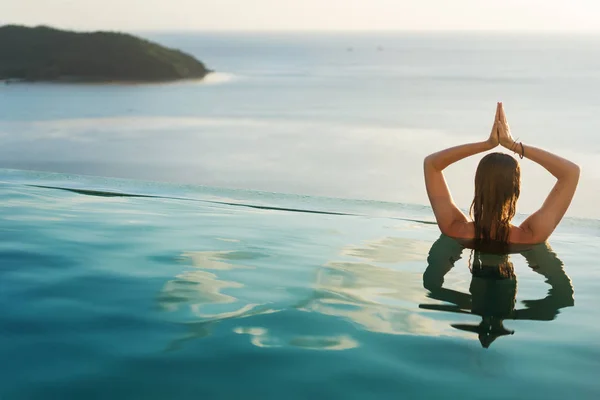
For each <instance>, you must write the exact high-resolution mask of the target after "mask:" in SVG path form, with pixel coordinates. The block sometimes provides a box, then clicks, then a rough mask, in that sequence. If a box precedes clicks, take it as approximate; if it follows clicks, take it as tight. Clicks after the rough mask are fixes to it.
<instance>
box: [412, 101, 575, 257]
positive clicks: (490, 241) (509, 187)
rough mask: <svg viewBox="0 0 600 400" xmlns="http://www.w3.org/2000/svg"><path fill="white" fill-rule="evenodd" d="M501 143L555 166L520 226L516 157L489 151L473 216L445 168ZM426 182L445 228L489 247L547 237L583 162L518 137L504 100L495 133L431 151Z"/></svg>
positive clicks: (479, 169)
mask: <svg viewBox="0 0 600 400" xmlns="http://www.w3.org/2000/svg"><path fill="white" fill-rule="evenodd" d="M498 144H500V145H502V146H503V147H505V148H506V149H508V150H510V151H513V152H515V153H517V154H518V155H519V156H520V157H521V158H528V159H530V160H532V161H534V162H536V163H538V164H539V165H541V166H542V167H544V168H545V169H546V170H548V172H550V173H551V174H552V175H554V177H556V179H557V182H556V184H555V185H554V188H553V189H552V191H551V192H550V194H549V195H548V197H547V199H546V201H545V202H544V204H543V205H542V207H541V208H540V209H539V210H538V211H536V212H535V213H533V214H532V215H531V216H530V217H529V218H527V219H526V220H525V221H524V222H523V223H522V224H521V225H520V226H514V225H511V220H512V218H513V217H514V215H515V211H516V205H517V200H518V198H519V193H520V185H521V182H520V179H521V178H520V167H519V163H518V162H517V160H516V159H515V158H514V157H511V156H509V155H506V154H503V153H491V154H488V155H487V156H485V157H484V158H483V159H482V160H481V162H480V163H479V166H478V167H477V172H476V175H475V197H474V199H473V203H472V205H471V214H472V217H473V222H469V221H468V220H467V217H466V216H465V215H464V214H463V213H462V212H461V211H460V210H459V209H458V207H456V205H455V204H454V202H453V201H452V196H451V195H450V191H449V189H448V186H447V185H446V181H445V179H444V174H443V172H442V171H443V170H444V169H445V168H446V167H448V166H449V165H451V164H453V163H455V162H457V161H459V160H462V159H463V158H466V157H469V156H472V155H474V154H478V153H482V152H484V151H488V150H492V149H493V148H495V147H496V146H498ZM424 172H425V185H426V187H427V194H428V196H429V201H430V202H431V207H432V208H433V212H434V214H435V218H436V220H437V224H438V226H439V227H440V230H441V231H442V233H444V234H446V235H448V236H450V237H454V238H460V239H465V240H469V241H473V242H474V243H473V245H472V246H469V247H478V248H485V247H488V246H491V245H497V244H500V245H501V249H502V250H501V251H504V250H505V249H506V248H507V247H508V245H509V244H523V243H524V244H532V243H543V242H545V241H546V239H548V237H549V236H550V234H552V232H553V231H554V229H555V228H556V226H557V225H558V223H559V222H560V220H561V219H562V217H563V215H564V214H565V212H566V211H567V208H568V207H569V205H570V203H571V200H572V198H573V195H574V194H575V189H576V187H577V183H578V181H579V167H578V166H577V165H575V164H573V163H572V162H570V161H568V160H565V159H564V158H561V157H559V156H557V155H554V154H552V153H549V152H547V151H544V150H541V149H538V148H536V147H532V146H530V145H524V144H523V143H521V142H519V143H517V142H516V141H514V140H513V138H512V136H511V133H510V128H509V126H508V123H507V121H506V115H505V113H504V108H503V106H502V103H498V106H497V109H496V118H495V121H494V125H493V127H492V132H491V134H490V137H489V138H488V139H487V140H486V141H485V142H480V143H469V144H464V145H461V146H456V147H452V148H449V149H446V150H442V151H439V152H437V153H434V154H431V155H429V156H427V158H425V162H424Z"/></svg>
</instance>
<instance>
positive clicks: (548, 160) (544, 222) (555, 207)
mask: <svg viewBox="0 0 600 400" xmlns="http://www.w3.org/2000/svg"><path fill="white" fill-rule="evenodd" d="M500 122H501V123H500V127H499V129H498V130H499V135H500V144H501V145H502V146H503V147H505V148H507V149H509V150H512V151H516V152H517V153H519V154H520V155H521V156H523V157H525V158H528V159H530V160H531V161H533V162H536V163H538V164H539V165H541V166H542V167H544V168H545V169H546V170H547V171H548V172H550V173H551V174H552V175H554V177H555V178H556V179H557V181H556V184H555V185H554V187H553V188H552V190H551V191H550V194H549V195H548V197H547V198H546V200H545V201H544V204H543V205H542V207H541V208H540V209H539V210H538V211H536V212H535V213H533V214H532V215H531V216H529V218H527V219H526V220H525V221H524V222H523V223H522V224H521V226H520V229H521V233H522V235H523V238H522V239H523V241H526V242H529V243H541V242H545V241H546V240H547V239H548V237H550V235H551V234H552V232H554V229H555V228H556V227H557V225H558V224H559V222H560V221H561V220H562V218H563V216H564V215H565V213H566V212H567V209H568V208H569V205H570V204H571V200H572V199H573V196H574V195H575V190H576V189H577V184H578V183H579V174H580V169H579V166H577V165H576V164H575V163H573V162H571V161H569V160H567V159H565V158H562V157H559V156H557V155H555V154H552V153H550V152H548V151H546V150H542V149H539V148H537V147H533V146H529V145H522V144H521V143H516V142H515V141H514V140H513V139H512V136H511V134H510V128H509V126H508V123H507V121H506V114H505V113H504V107H502V108H501V113H500Z"/></svg>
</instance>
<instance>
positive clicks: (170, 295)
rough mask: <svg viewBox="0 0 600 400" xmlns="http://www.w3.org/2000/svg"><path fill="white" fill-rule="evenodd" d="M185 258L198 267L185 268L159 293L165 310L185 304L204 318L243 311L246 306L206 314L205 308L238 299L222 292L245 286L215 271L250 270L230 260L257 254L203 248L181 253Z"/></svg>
mask: <svg viewBox="0 0 600 400" xmlns="http://www.w3.org/2000/svg"><path fill="white" fill-rule="evenodd" d="M181 257H182V259H184V260H188V261H190V262H191V264H192V265H193V266H194V267H195V268H196V269H195V270H192V271H185V272H182V273H181V274H179V275H177V276H176V279H172V280H170V281H168V282H167V283H166V284H165V286H164V287H163V289H162V291H161V293H160V294H159V296H158V302H159V304H160V305H161V307H162V308H163V309H164V310H167V311H178V310H180V309H181V308H182V307H185V308H186V309H187V310H189V311H192V312H193V313H194V314H195V315H196V316H201V317H203V318H218V317H220V316H223V317H228V316H229V315H230V314H231V313H236V312H241V311H242V312H243V311H244V310H246V309H247V308H248V306H251V305H246V306H244V307H242V308H240V309H238V310H228V311H226V312H220V313H213V314H204V313H203V309H205V308H209V306H211V305H219V304H232V303H236V302H237V299H236V298H235V297H233V296H232V295H229V294H225V293H223V291H224V290H226V289H239V288H242V287H243V286H244V285H243V284H241V283H239V282H234V281H229V280H224V279H220V278H219V277H218V276H217V274H216V273H215V272H211V271H223V270H233V269H248V268H250V267H246V266H243V265H237V264H233V263H231V262H228V261H231V260H244V259H247V258H250V259H251V258H253V257H257V255H256V254H255V253H249V252H248V253H243V252H234V251H201V252H187V253H183V254H182V256H181Z"/></svg>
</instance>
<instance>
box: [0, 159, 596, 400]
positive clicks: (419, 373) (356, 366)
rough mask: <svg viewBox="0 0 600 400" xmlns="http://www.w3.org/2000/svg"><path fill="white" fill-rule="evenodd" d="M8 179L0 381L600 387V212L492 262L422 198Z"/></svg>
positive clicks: (40, 392)
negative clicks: (436, 218) (443, 230)
mask: <svg viewBox="0 0 600 400" xmlns="http://www.w3.org/2000/svg"><path fill="white" fill-rule="evenodd" d="M0 182H1V183H0V287H1V290H0V309H1V310H2V312H1V313H0V333H1V338H2V340H1V341H0V360H2V363H1V364H0V365H1V367H0V368H1V371H0V372H1V373H0V399H3V400H4V399H38V398H39V399H70V398H87V399H93V398H111V399H190V398H248V399H266V398H285V399H294V398H299V399H300V398H302V399H305V398H323V399H331V398H346V399H352V398H361V399H362V398H369V399H371V398H373V399H375V398H381V399H387V398H415V399H417V398H418V399H438V398H461V399H477V398H486V399H507V398H523V399H525V398H526V399H564V398H574V399H596V398H598V396H600V382H599V381H598V379H597V375H598V371H599V367H600V344H599V342H598V335H599V333H600V323H599V322H598V320H597V316H598V312H597V309H596V307H597V305H598V304H599V301H600V294H599V293H600V291H599V289H600V284H599V282H600V267H599V266H598V263H597V254H598V237H599V236H600V222H598V221H597V220H593V219H572V218H567V219H566V220H565V221H564V222H563V224H562V225H561V226H560V227H559V229H558V231H557V232H556V234H555V235H554V236H553V237H552V239H551V240H550V242H549V243H548V244H547V245H540V246H536V247H535V248H533V249H531V250H530V251H527V252H525V253H523V254H515V255H511V256H510V260H505V259H501V260H500V261H499V263H500V264H501V265H503V268H501V269H500V270H496V269H493V268H491V267H490V266H489V265H490V262H491V263H493V261H490V259H489V258H486V257H485V256H483V257H479V256H478V255H476V254H475V255H474V254H471V252H470V251H469V250H462V249H461V248H460V246H458V245H457V244H456V243H455V242H454V241H452V240H451V239H449V238H444V237H440V234H439V231H438V229H437V227H436V226H435V225H434V224H432V223H431V221H432V214H431V211H430V209H429V208H428V207H424V206H416V205H403V204H398V203H386V202H370V201H354V200H342V199H332V198H319V197H310V196H295V195H281V194H275V193H268V192H253V191H243V190H225V189H216V188H209V187H198V186H185V185H175V184H158V183H150V182H143V181H128V180H117V179H103V178H90V177H81V176H76V175H61V174H50V173H34V172H23V171H17V170H0ZM144 196H145V197H144ZM480 258H481V260H479V259H480ZM507 261H510V263H512V264H513V265H514V274H515V275H516V278H511V277H510V276H511V273H503V271H504V272H506V269H507V268H508V269H510V268H509V267H508V265H509V264H508V262H507ZM481 264H485V265H486V267H484V268H479V266H480V265H481ZM470 269H473V273H471V271H470ZM509 272H510V271H509Z"/></svg>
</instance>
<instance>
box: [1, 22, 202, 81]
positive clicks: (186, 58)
mask: <svg viewBox="0 0 600 400" xmlns="http://www.w3.org/2000/svg"><path fill="white" fill-rule="evenodd" d="M209 72H211V71H210V70H208V69H207V68H206V67H205V66H204V64H203V63H202V62H200V61H198V60H197V59H195V58H194V57H192V56H191V55H189V54H186V53H184V52H182V51H179V50H174V49H169V48H166V47H163V46H161V45H159V44H157V43H153V42H150V41H148V40H145V39H142V38H138V37H135V36H133V35H129V34H124V33H116V32H91V33H79V32H70V31H62V30H58V29H53V28H50V27H46V26H38V27H35V28H29V27H24V26H16V25H6V26H2V27H0V80H23V81H74V82H164V81H174V80H180V79H200V78H203V77H204V76H206V75H207V74H208V73H209Z"/></svg>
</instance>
